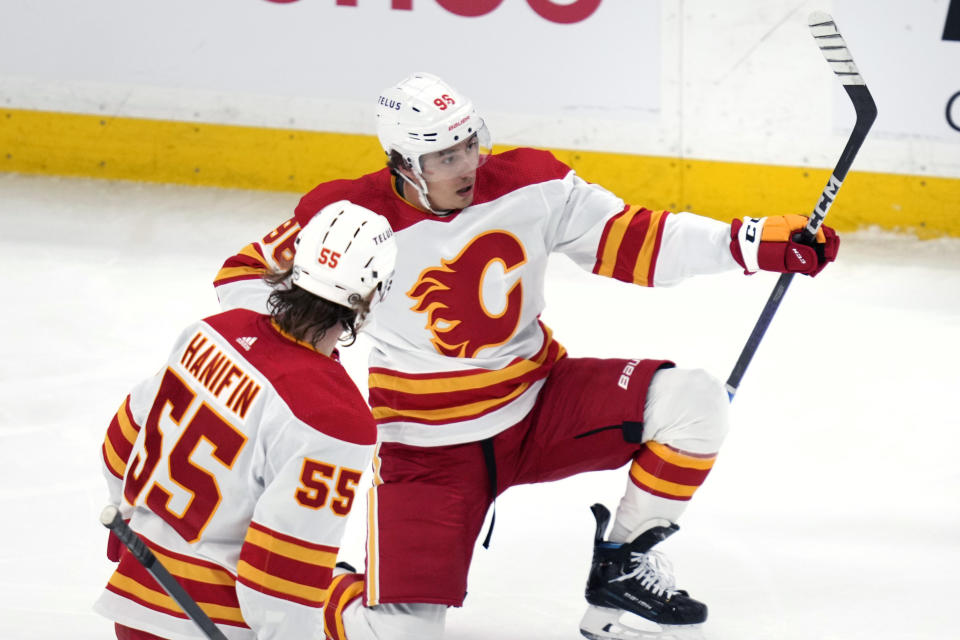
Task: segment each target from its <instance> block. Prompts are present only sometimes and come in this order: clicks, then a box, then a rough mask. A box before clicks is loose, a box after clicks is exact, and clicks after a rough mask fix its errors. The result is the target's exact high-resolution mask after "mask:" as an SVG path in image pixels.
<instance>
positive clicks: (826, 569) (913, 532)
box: [0, 174, 960, 640]
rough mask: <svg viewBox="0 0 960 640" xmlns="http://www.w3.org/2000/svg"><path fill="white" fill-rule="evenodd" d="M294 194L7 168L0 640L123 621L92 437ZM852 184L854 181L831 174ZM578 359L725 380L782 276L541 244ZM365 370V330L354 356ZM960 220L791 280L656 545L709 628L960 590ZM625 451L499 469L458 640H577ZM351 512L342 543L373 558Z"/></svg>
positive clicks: (936, 619)
mask: <svg viewBox="0 0 960 640" xmlns="http://www.w3.org/2000/svg"><path fill="white" fill-rule="evenodd" d="M297 199H298V195H297V194H284V193H279V194H278V193H264V192H241V191H225V190H218V189H197V188H186V187H174V186H161V185H139V184H131V183H112V182H103V181H93V180H73V179H53V178H44V177H27V176H16V175H9V174H0V229H2V231H0V278H2V291H3V293H4V298H5V302H4V304H3V309H4V313H3V314H2V319H0V480H2V481H0V510H2V513H3V514H4V515H3V518H2V523H3V524H2V526H0V540H2V541H3V543H4V544H3V545H2V547H0V638H4V639H6V638H10V639H17V640H19V639H39V638H43V639H48V638H49V639H53V638H73V639H78V640H85V639H91V640H92V639H94V638H109V637H112V636H111V630H110V624H109V623H108V622H107V621H105V620H102V619H100V618H99V617H97V616H96V615H95V614H94V613H92V612H91V610H90V605H91V603H92V601H93V600H94V599H95V598H96V596H97V594H98V593H99V590H100V589H101V588H102V586H103V584H104V583H105V581H106V579H107V577H108V575H109V573H110V571H111V565H110V564H109V563H108V562H107V560H106V558H105V557H104V553H103V550H104V545H105V540H106V532H105V531H104V529H103V528H102V527H101V526H100V524H99V523H98V521H97V515H98V513H99V512H100V510H101V508H102V507H103V505H104V502H105V490H104V485H103V480H102V477H101V475H100V469H99V460H98V456H99V447H100V444H101V442H102V439H103V434H104V430H105V428H106V425H107V423H108V421H109V420H110V417H111V416H112V414H113V413H114V412H115V411H116V409H117V407H118V406H119V404H120V402H121V400H122V399H123V397H124V396H125V394H126V393H127V391H128V390H129V388H130V387H131V386H132V385H133V384H134V383H135V382H137V381H139V380H140V379H141V378H143V377H145V376H147V375H150V374H151V373H152V372H153V371H154V370H155V369H156V367H158V366H159V365H160V363H161V362H162V361H163V359H164V358H165V357H166V355H167V351H168V349H169V348H170V346H171V344H172V341H173V340H174V338H175V337H176V335H177V333H178V332H179V330H180V329H181V327H182V326H183V325H185V324H186V323H188V322H190V321H192V320H194V319H196V318H198V317H201V316H205V315H209V314H211V313H215V312H216V311H217V302H216V296H215V294H214V292H213V289H212V287H211V286H210V282H211V280H212V278H213V276H214V274H215V273H216V271H217V269H218V267H219V265H220V263H221V262H222V261H223V259H224V258H225V257H226V256H227V255H229V254H231V253H233V252H234V251H236V250H237V249H239V248H240V247H241V246H243V245H244V244H246V243H247V242H249V241H251V240H254V239H256V238H258V237H260V236H262V235H263V234H264V233H265V232H266V231H268V230H269V229H270V228H272V227H273V226H275V225H276V224H277V223H279V222H280V221H282V220H283V219H284V218H285V217H287V216H288V215H289V214H290V212H291V211H292V209H293V206H294V205H295V204H296V202H297ZM841 199H842V196H841ZM551 272H552V274H551V276H552V277H551V279H550V281H549V285H548V291H547V301H548V308H547V312H546V313H545V314H544V321H545V322H546V323H547V324H548V325H550V326H551V327H552V328H553V329H554V331H555V336H556V337H557V338H558V339H559V340H560V341H561V342H562V343H563V344H564V345H565V346H566V347H567V349H568V350H569V351H570V353H571V354H572V355H596V356H618V357H626V356H629V357H634V356H638V357H669V358H672V359H674V360H676V361H677V362H678V363H679V364H680V365H682V366H688V367H703V368H705V369H707V370H708V371H710V372H711V373H713V374H714V375H716V376H717V377H719V378H721V379H726V377H727V375H728V374H729V372H730V369H731V367H732V366H733V363H734V362H735V360H736V358H737V355H738V354H739V352H740V349H741V347H742V346H743V343H744V341H745V340H746V337H747V335H748V334H749V331H750V328H751V327H752V326H753V322H754V321H755V319H756V317H757V315H758V314H759V311H760V309H761V308H762V306H763V303H764V301H765V300H766V297H767V295H769V293H770V290H771V289H772V287H773V283H774V281H775V278H776V276H775V275H773V274H758V275H755V276H753V277H749V278H747V277H743V276H742V275H741V274H739V273H729V274H724V275H719V276H710V277H702V278H699V279H695V280H690V281H688V282H686V283H683V284H681V285H680V286H678V287H675V288H672V289H663V290H644V289H639V288H634V287H630V286H627V285H623V284H620V283H616V282H612V281H607V280H604V279H600V278H596V277H592V276H590V275H588V274H586V273H583V272H581V271H579V270H578V269H577V268H576V267H574V266H572V264H571V263H569V262H568V261H566V260H565V259H563V258H559V259H557V260H556V261H555V262H554V263H552V264H551ZM343 357H344V362H345V364H346V365H347V367H348V370H349V371H350V372H351V373H352V374H353V375H354V376H355V379H356V380H357V381H358V383H359V385H360V386H361V388H364V389H365V379H364V376H363V371H364V361H365V353H364V343H363V342H361V343H358V345H356V346H355V347H352V348H350V349H346V350H344V352H343ZM958 362H960V240H957V239H946V240H934V241H923V242H921V241H918V240H915V239H913V238H911V237H907V236H900V235H895V234H889V233H884V232H880V231H875V230H874V231H862V232H858V233H855V234H846V235H845V236H844V238H843V246H842V250H841V253H840V262H839V263H838V264H836V265H834V266H832V267H831V268H829V269H827V271H825V272H824V273H823V274H822V275H821V276H818V277H817V278H816V279H815V280H811V279H809V278H803V277H801V278H795V279H794V282H793V285H792V287H791V289H790V291H789V292H788V294H787V296H786V298H785V299H784V302H783V304H782V306H781V309H780V311H779V313H778V314H777V317H776V318H775V320H774V322H773V324H772V326H771V328H770V330H769V331H768V333H767V336H766V338H765V339H764V342H763V344H762V345H761V347H760V350H759V351H758V353H757V356H756V358H755V359H754V362H753V363H752V364H751V367H750V369H749V370H748V371H747V374H746V376H745V378H744V380H743V384H742V385H741V388H740V391H739V393H738V395H737V398H736V400H735V401H734V403H733V406H732V421H733V430H732V433H731V435H730V437H729V439H728V441H727V443H726V445H725V446H724V448H723V450H722V453H721V455H720V458H719V460H718V462H717V465H716V467H715V468H714V471H713V472H712V474H711V476H710V478H709V480H708V481H707V483H706V484H705V485H704V487H703V488H702V489H701V490H700V492H699V493H698V495H697V496H696V498H695V499H694V500H693V501H692V502H691V505H690V508H689V509H688V510H687V513H686V514H685V515H684V517H683V518H682V519H681V522H680V524H681V531H680V533H679V534H678V535H676V536H674V537H673V538H671V539H670V540H669V541H667V542H666V543H664V545H663V549H664V550H665V551H666V552H667V553H668V554H669V555H670V557H671V559H672V560H673V564H674V568H675V571H676V574H677V577H678V582H679V585H680V586H681V587H683V588H686V589H688V590H689V591H690V592H691V593H692V595H694V596H696V597H699V598H701V599H703V600H704V601H706V602H707V603H708V604H709V605H710V608H711V618H710V621H709V623H708V627H707V629H708V637H709V638H710V639H711V640H742V639H745V638H775V639H777V640H793V639H796V640H801V639H802V640H808V639H810V638H822V639H833V638H836V639H843V640H854V639H859V638H863V639H870V640H888V639H889V640H894V639H896V640H902V639H904V638H911V639H913V640H934V639H936V640H942V639H945V638H953V637H957V632H956V628H957V627H956V622H955V620H956V619H955V615H954V613H955V606H956V605H955V603H956V599H957V597H958V596H960V465H958V464H957V456H958V451H960V416H958V397H960V373H958V369H957V367H958ZM625 482H626V474H625V472H624V471H623V470H618V471H611V472H601V473H594V474H587V475H583V476H579V477H576V478H571V479H568V480H565V481H562V482H557V483H553V484H549V485H539V486H524V487H517V488H514V489H511V490H510V491H509V492H507V493H506V494H505V495H504V496H502V497H501V498H500V499H499V500H498V502H497V526H496V529H495V531H494V535H493V544H492V547H491V549H490V550H489V551H484V550H483V549H480V548H478V549H477V552H476V555H475V557H474V563H473V568H472V573H471V575H470V587H469V589H470V593H469V596H468V598H467V602H466V605H465V606H464V607H463V608H462V609H457V610H452V611H451V612H450V615H449V618H448V620H449V624H448V637H449V638H451V639H458V640H481V639H487V638H497V639H498V640H509V639H516V640H521V639H522V640H546V639H548V638H551V639H553V638H571V639H573V638H578V637H579V634H578V632H577V622H578V620H579V618H580V615H581V614H582V611H583V606H584V601H583V595H582V593H583V587H584V581H585V578H586V572H587V568H588V566H589V558H590V551H591V548H590V544H591V542H590V541H591V535H592V528H593V519H592V517H591V515H590V512H589V510H588V507H589V505H590V504H591V503H593V502H595V501H602V502H605V503H606V504H607V505H608V506H610V507H614V506H615V505H616V502H617V500H618V499H619V496H620V494H621V492H622V489H623V486H624V483H625ZM362 542H363V522H362V519H361V518H354V519H353V520H352V521H351V524H350V527H349V530H348V535H347V538H346V540H345V541H344V551H343V557H344V558H345V559H347V560H350V561H352V562H354V563H356V564H360V563H362V560H363V547H362Z"/></svg>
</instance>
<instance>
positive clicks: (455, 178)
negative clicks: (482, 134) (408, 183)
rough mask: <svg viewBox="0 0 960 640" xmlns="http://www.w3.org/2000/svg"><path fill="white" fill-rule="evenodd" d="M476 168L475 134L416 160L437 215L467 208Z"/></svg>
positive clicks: (470, 199) (476, 146)
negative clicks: (439, 212)
mask: <svg viewBox="0 0 960 640" xmlns="http://www.w3.org/2000/svg"><path fill="white" fill-rule="evenodd" d="M479 165H480V142H479V140H478V139H477V136H476V135H475V134H474V135H473V136H471V137H470V138H468V139H466V140H464V141H463V142H460V143H458V144H455V145H453V146H452V147H448V148H446V149H444V150H442V151H435V152H433V153H428V154H425V155H423V156H420V172H421V175H423V179H424V180H425V181H426V182H427V198H428V199H429V200H430V205H431V206H432V207H433V208H434V209H436V210H438V211H446V210H449V209H463V208H464V207H468V206H470V204H471V203H472V202H473V195H474V193H473V187H474V183H475V182H476V179H477V167H478V166H479Z"/></svg>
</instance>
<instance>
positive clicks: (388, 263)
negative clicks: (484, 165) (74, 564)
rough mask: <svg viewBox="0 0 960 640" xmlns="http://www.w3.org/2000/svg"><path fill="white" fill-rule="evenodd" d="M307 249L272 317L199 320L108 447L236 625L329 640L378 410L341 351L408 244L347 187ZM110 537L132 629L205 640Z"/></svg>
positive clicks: (138, 497)
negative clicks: (328, 624)
mask: <svg viewBox="0 0 960 640" xmlns="http://www.w3.org/2000/svg"><path fill="white" fill-rule="evenodd" d="M296 249H297V251H296V256H295V258H294V260H293V266H292V269H290V270H288V271H286V272H276V273H273V274H272V275H271V276H270V280H271V282H272V288H271V293H270V297H269V301H268V306H269V309H270V313H269V315H262V314H259V313H255V312H252V311H248V310H245V309H237V310H233V311H227V312H224V313H220V314H218V315H214V316H211V317H209V318H206V319H204V320H201V321H199V322H197V323H195V324H193V325H191V326H189V327H187V328H186V329H185V330H184V331H183V333H181V335H180V338H179V339H178V340H177V343H176V345H175V346H174V348H173V351H172V352H171V354H170V357H169V359H168V360H167V362H166V364H165V365H164V366H163V368H162V369H161V370H160V371H159V372H158V373H157V374H156V375H155V376H153V377H152V378H150V379H148V380H146V381H144V382H143V383H141V384H140V385H139V386H137V387H135V388H134V390H133V391H132V392H131V393H130V394H129V395H128V396H127V397H126V399H125V400H124V401H123V404H122V405H121V406H120V409H119V411H118V412H117V414H116V416H114V418H113V421H112V422H111V423H110V426H109V428H108V430H107V435H106V439H105V440H104V443H103V448H102V452H103V464H104V470H105V475H106V477H107V482H108V485H109V489H110V498H111V502H112V503H114V504H116V505H119V508H120V512H121V514H122V515H123V517H124V518H126V519H129V521H130V522H129V523H130V526H131V528H132V529H134V530H135V531H137V532H138V533H139V534H140V536H141V537H142V538H144V540H145V542H146V544H147V545H148V546H149V548H150V549H152V550H153V552H154V554H155V555H156V556H157V557H158V558H159V560H160V562H161V563H162V564H163V565H164V566H165V568H166V569H167V570H168V571H169V572H170V573H171V574H172V575H173V576H175V577H176V578H177V579H178V581H179V582H180V583H181V584H182V586H183V587H184V588H185V589H186V591H187V592H188V593H189V594H190V595H191V596H192V597H193V599H194V600H195V601H196V602H197V603H198V604H199V606H200V607H201V608H202V609H203V610H204V612H205V613H206V614H207V615H208V616H209V617H210V618H211V619H212V620H213V621H214V622H215V623H217V625H218V627H219V628H220V629H221V630H222V631H223V633H224V634H225V635H226V637H227V638H230V639H231V640H241V639H243V640H247V639H249V640H252V639H254V638H323V637H324V631H323V621H322V618H321V609H320V607H322V606H324V604H325V603H326V601H327V600H328V597H329V595H330V594H331V593H340V594H342V593H343V592H345V591H346V592H348V593H351V592H356V591H357V590H358V589H362V582H360V583H359V586H357V582H358V578H357V576H356V575H355V574H344V575H336V576H335V575H334V565H335V563H336V557H337V549H338V547H339V545H340V539H341V536H342V535H343V531H344V527H345V522H346V517H347V515H348V514H349V513H350V510H351V508H352V507H353V504H354V500H355V498H356V486H357V483H358V482H359V480H360V476H361V474H362V470H363V469H364V468H365V467H366V466H367V465H368V464H369V463H370V460H371V457H372V455H373V450H374V444H375V442H376V424H375V422H374V420H373V418H372V416H371V415H370V410H369V408H368V407H367V405H366V403H365V402H364V400H363V396H362V395H361V394H360V392H359V391H358V390H357V388H356V386H355V385H354V384H353V382H352V381H351V380H350V378H349V376H348V375H347V374H346V372H345V371H344V369H343V367H342V366H341V365H340V363H339V361H338V359H337V356H336V353H335V350H334V348H335V346H336V344H337V341H338V339H340V338H341V337H343V338H345V339H350V337H355V336H356V332H357V329H358V328H359V327H360V325H361V324H362V323H363V321H364V319H365V317H366V315H367V313H368V312H369V311H370V309H371V308H373V307H375V305H376V304H378V303H379V302H380V300H381V299H382V298H383V296H384V295H385V294H386V292H387V290H388V289H389V287H390V281H391V277H392V273H393V268H394V262H395V259H396V242H395V240H394V238H393V234H392V230H391V229H390V225H389V224H388V223H387V221H386V219H385V218H384V217H383V216H380V215H378V214H376V213H373V212H372V211H369V210H368V209H365V208H363V207H360V206H357V205H354V204H351V203H350V202H347V201H338V202H333V203H330V204H328V205H326V206H325V207H324V208H323V210H322V211H319V212H318V213H317V215H315V216H313V217H312V219H311V220H310V222H309V223H307V224H306V225H305V226H304V227H303V229H302V230H301V232H300V234H299V236H298V239H297V247H296ZM110 539H111V544H110V546H109V548H108V556H110V557H111V559H112V560H114V561H117V560H119V565H118V566H117V569H116V571H115V573H114V574H113V575H112V577H111V578H110V580H109V583H108V584H107V587H106V590H105V591H104V592H103V594H102V595H101V596H100V598H99V600H98V601H97V603H96V605H95V608H96V610H97V611H98V612H100V613H101V614H103V615H104V616H106V617H108V618H110V619H111V620H113V621H115V625H116V633H117V637H118V638H119V639H121V640H156V639H157V638H168V639H174V638H178V639H179V638H203V637H205V635H204V634H202V633H201V631H200V629H199V628H198V627H196V626H194V624H193V623H192V622H191V621H190V620H189V619H187V617H186V615H185V614H184V613H183V611H182V610H180V608H179V607H178V606H177V604H175V603H174V601H173V600H172V599H171V598H170V597H168V596H167V594H166V593H164V591H163V590H162V589H161V588H160V586H159V585H158V584H157V583H156V582H155V581H154V580H153V578H152V577H151V576H150V574H149V573H147V571H146V570H145V569H144V568H143V567H142V566H141V565H140V564H139V563H138V562H137V560H136V558H135V557H134V556H133V555H132V554H131V553H130V552H129V551H128V550H127V549H126V548H122V553H120V551H121V545H120V544H119V541H118V540H117V539H116V537H114V536H113V535H111V538H110Z"/></svg>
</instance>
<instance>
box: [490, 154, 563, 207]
mask: <svg viewBox="0 0 960 640" xmlns="http://www.w3.org/2000/svg"><path fill="white" fill-rule="evenodd" d="M568 173H570V167H568V166H567V165H565V164H564V163H562V162H560V161H559V160H557V159H556V158H555V157H554V156H553V154H552V153H550V152H549V151H543V150H541V149H530V148H526V147H523V148H520V149H512V150H510V151H505V152H503V153H498V154H495V155H493V156H491V157H490V159H489V160H487V162H486V163H485V164H484V165H483V166H482V167H481V168H480V171H479V173H478V175H477V195H476V199H475V200H474V204H481V203H484V202H490V201H491V200H496V199H497V198H500V197H501V196H504V195H506V194H508V193H510V192H511V191H516V190H517V189H521V188H523V187H527V186H530V185H533V184H539V183H541V182H547V181H549V180H562V179H563V178H564V177H566V175H567V174H568Z"/></svg>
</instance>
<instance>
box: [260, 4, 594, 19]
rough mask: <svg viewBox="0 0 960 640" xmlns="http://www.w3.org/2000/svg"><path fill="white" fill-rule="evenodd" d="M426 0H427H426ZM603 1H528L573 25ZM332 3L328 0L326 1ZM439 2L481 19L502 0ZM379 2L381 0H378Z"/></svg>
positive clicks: (542, 13) (547, 16)
mask: <svg viewBox="0 0 960 640" xmlns="http://www.w3.org/2000/svg"><path fill="white" fill-rule="evenodd" d="M299 1H300V0H267V2H273V3H275V4H290V3H292V2H299ZM424 1H425V0H424ZM602 1H603V0H574V2H569V0H567V1H566V2H563V1H558V0H527V4H528V5H530V8H531V9H533V11H534V12H535V13H536V14H537V15H538V16H540V17H541V18H543V19H544V20H549V21H550V22H556V23H558V24H573V23H575V22H583V21H584V20H586V19H587V18H589V17H590V16H592V15H593V14H594V12H595V11H596V10H597V8H599V7H600V3H601V2H602ZM327 2H329V0H327ZM434 2H436V3H437V4H438V5H440V6H441V7H443V8H444V9H446V10H447V11H449V12H450V13H453V14H456V15H458V16H461V17H464V18H479V17H480V16H485V15H487V14H488V13H491V12H493V11H494V10H496V9H497V7H499V6H500V5H501V4H503V0H434ZM358 3H359V0H335V4H336V5H337V6H338V7H356V6H357V5H358ZM378 4H379V0H378ZM390 8H391V9H393V10H395V11H413V0H391V2H390Z"/></svg>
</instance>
